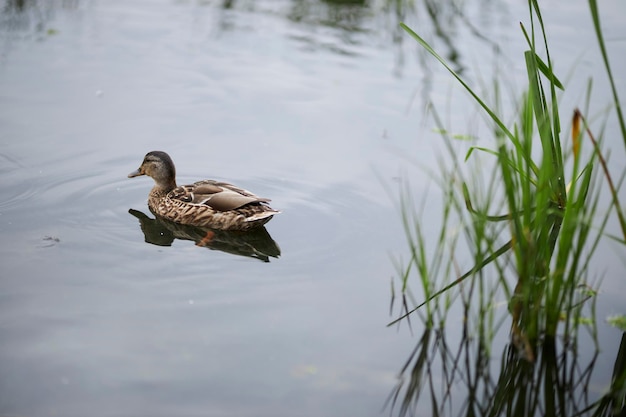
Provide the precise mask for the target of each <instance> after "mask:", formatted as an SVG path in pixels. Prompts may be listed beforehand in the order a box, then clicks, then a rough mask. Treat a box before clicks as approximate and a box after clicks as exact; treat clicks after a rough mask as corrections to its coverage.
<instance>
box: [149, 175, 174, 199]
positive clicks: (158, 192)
mask: <svg viewBox="0 0 626 417" xmlns="http://www.w3.org/2000/svg"><path fill="white" fill-rule="evenodd" d="M174 188H176V180H174V179H173V180H171V181H168V182H157V183H156V184H155V185H154V187H153V188H152V191H150V195H151V196H152V197H157V198H160V197H164V196H166V195H167V193H169V192H170V191H172V190H173V189H174Z"/></svg>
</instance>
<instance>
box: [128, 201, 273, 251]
mask: <svg viewBox="0 0 626 417" xmlns="http://www.w3.org/2000/svg"><path fill="white" fill-rule="evenodd" d="M128 212H129V213H130V214H132V215H133V216H134V217H136V218H137V219H139V223H140V225H141V231H142V232H143V234H144V237H145V241H146V242H147V243H152V244H153V245H158V246H171V245H172V243H173V242H174V239H181V240H191V241H193V242H195V243H196V246H203V247H206V248H209V249H215V250H220V251H222V252H226V253H231V254H233V255H241V256H249V257H251V258H256V259H259V260H261V261H263V262H269V261H270V259H269V258H270V257H271V258H278V257H279V256H280V248H279V247H278V244H277V243H276V242H275V241H274V239H272V237H271V236H270V234H269V233H268V232H267V229H266V228H265V227H264V226H261V227H257V228H255V229H253V230H250V231H246V232H242V231H226V230H216V229H211V228H206V227H196V226H189V225H184V224H178V223H174V222H172V221H169V220H167V219H163V218H161V217H158V216H156V218H154V219H153V218H151V217H149V216H148V215H146V214H145V213H143V212H141V211H138V210H133V209H130V210H128Z"/></svg>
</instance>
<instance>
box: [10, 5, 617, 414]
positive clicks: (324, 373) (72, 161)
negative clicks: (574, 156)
mask: <svg viewBox="0 0 626 417" xmlns="http://www.w3.org/2000/svg"><path fill="white" fill-rule="evenodd" d="M518 3H519V2H512V1H508V2H489V1H479V0H476V1H473V2H468V3H467V4H466V5H464V6H463V9H462V10H458V9H457V8H456V7H457V6H454V7H453V6H451V5H449V4H447V2H442V3H441V4H440V5H439V6H438V7H437V8H436V10H434V9H433V10H431V9H429V8H427V7H426V5H423V4H421V3H420V2H416V3H410V4H409V5H402V6H399V5H398V4H396V2H384V1H313V0H309V1H287V0H284V1H223V2H217V1H174V0H158V1H149V2H148V1H141V0H136V1H135V0H134V1H79V0H67V1H62V0H58V1H34V0H31V1H28V0H22V1H4V2H0V178H1V179H0V236H1V237H0V262H1V264H2V267H1V271H2V272H1V277H0V334H1V339H0V416H18V415H19V416H33V417H34V416H85V415H91V416H161V415H162V416H172V415H178V416H195V415H198V416H200V415H202V416H207V415H215V416H218V415H219V416H228V415H232V416H298V415H303V416H346V415H359V416H377V415H381V414H385V413H388V411H389V410H388V409H383V405H384V403H385V399H386V398H387V396H388V395H389V393H390V391H391V390H392V388H393V387H394V385H395V384H396V382H397V375H398V371H399V369H400V367H401V366H402V364H403V363H404V361H405V360H406V357H407V356H408V355H409V353H410V352H411V350H412V349H413V346H414V344H415V343H416V337H415V334H414V333H412V332H410V331H408V329H405V328H401V329H400V330H399V331H398V330H397V329H395V328H387V327H386V324H387V323H388V322H389V321H390V319H391V318H392V316H390V314H389V305H390V297H391V292H390V287H391V282H392V278H393V277H394V276H396V275H397V274H396V269H395V267H394V263H393V261H392V260H393V259H400V258H402V257H403V256H404V257H406V253H407V248H406V243H405V237H404V232H403V228H402V224H401V221H400V215H399V210H398V207H397V204H396V202H395V201H394V200H395V199H396V195H397V184H398V179H399V178H405V177H408V178H410V181H411V184H412V188H414V189H415V193H416V198H417V197H419V196H421V195H429V196H432V199H433V201H434V200H436V199H438V195H437V191H436V190H435V189H434V188H435V187H434V186H432V185H429V184H430V179H429V177H428V175H427V174H425V172H424V170H423V168H426V169H432V170H436V169H437V167H438V161H437V158H436V156H437V155H438V154H437V152H436V149H437V142H438V134H437V133H436V132H435V130H434V129H433V127H434V126H433V123H432V122H431V121H430V120H429V119H428V118H427V116H426V115H425V113H426V111H425V108H426V105H427V102H429V101H430V102H432V103H433V105H434V106H436V107H440V113H441V114H442V115H444V117H445V118H446V122H447V123H449V124H450V126H451V127H452V128H453V129H455V130H456V132H458V133H468V134H475V135H476V136H477V137H480V136H481V134H482V135H483V136H484V137H485V139H484V140H488V136H487V135H488V132H489V131H488V129H487V128H485V127H481V124H480V122H479V120H481V117H482V116H478V115H479V113H478V110H476V109H475V108H474V107H473V106H472V105H470V104H469V103H471V102H470V101H469V99H468V98H467V97H466V96H465V95H464V94H462V93H461V92H460V90H458V89H457V88H456V85H455V84H454V82H453V81H452V80H451V77H450V76H449V74H446V73H445V71H443V70H442V69H441V68H439V66H437V64H436V63H435V62H433V60H432V59H428V58H427V57H426V55H425V54H424V53H423V51H420V50H419V49H418V47H417V45H416V44H415V43H414V42H413V41H412V40H411V39H409V38H408V36H407V35H406V34H405V33H404V32H402V31H400V30H399V28H398V23H399V22H400V21H406V22H407V23H408V24H409V25H414V26H415V27H419V28H420V30H422V31H423V32H421V33H425V37H426V38H427V39H428V40H430V41H432V42H433V44H434V46H435V47H436V48H438V50H440V51H441V52H442V55H445V56H446V57H447V58H448V59H450V60H451V61H452V62H453V65H454V67H455V68H456V69H457V70H459V71H460V72H462V73H463V74H464V75H465V76H467V77H468V79H470V80H472V82H473V83H475V84H476V85H478V84H479V83H480V80H481V79H483V80H489V79H490V77H491V76H492V75H493V73H494V71H497V72H499V73H501V74H503V76H505V77H506V78H507V79H510V80H511V81H512V83H513V85H519V84H521V83H522V82H521V81H520V80H523V77H524V75H525V69H524V68H523V61H522V60H521V59H520V53H521V51H522V50H523V48H524V44H523V37H522V35H521V33H520V32H519V24H518V23H519V21H520V20H525V19H527V15H528V13H527V10H526V7H525V5H524V4H518ZM545 7H546V10H545V11H544V12H545V14H546V20H547V21H548V27H549V28H550V30H551V32H550V33H549V35H550V36H552V41H553V45H552V48H553V50H554V51H556V52H555V55H556V57H555V60H557V62H559V65H558V68H560V69H561V70H562V71H563V72H564V73H567V72H568V71H570V69H571V68H572V66H574V65H576V68H577V69H578V70H577V71H575V72H574V75H572V77H571V80H570V82H571V83H573V84H576V83H579V82H581V83H583V85H584V83H585V82H586V79H587V77H589V76H591V75H594V74H595V76H597V77H598V79H597V81H596V80H595V79H594V86H595V88H596V89H597V91H598V94H596V95H594V96H593V100H592V102H593V103H594V104H597V105H598V107H597V108H598V109H600V108H603V106H606V105H608V103H609V102H610V100H609V96H608V94H607V93H606V91H607V90H606V82H605V81H603V78H602V74H603V73H602V68H601V67H600V65H599V62H598V61H596V57H595V55H594V52H593V51H594V45H595V39H594V38H593V32H592V28H591V25H590V22H589V16H588V12H587V9H586V3H585V2H575V3H573V4H572V6H571V7H570V6H568V7H567V9H566V10H560V9H559V7H558V6H556V5H549V4H546V5H545ZM602 10H603V11H604V12H605V15H603V17H604V18H605V20H604V23H605V25H606V31H607V32H606V36H607V38H610V39H611V42H610V43H609V47H610V49H611V50H613V51H619V50H621V49H623V47H624V39H625V37H624V29H623V24H622V19H621V17H622V16H624V12H625V11H626V9H625V7H624V6H623V5H622V3H620V2H619V1H611V2H607V4H606V5H604V4H603V5H602ZM573 22H574V23H573ZM496 45H499V46H500V49H498V50H496V49H495V46H496ZM494 56H495V57H497V58H494ZM613 56H615V62H614V65H615V67H616V68H620V69H623V68H625V67H626V62H624V58H623V56H621V55H619V54H617V53H615V54H613ZM494 63H497V65H495V64H494ZM494 68H497V69H495V70H494ZM622 72H623V71H622ZM618 81H619V83H620V84H619V88H620V89H621V91H622V92H623V93H624V94H622V96H624V95H625V94H626V90H625V88H624V84H623V82H624V80H623V77H618ZM573 90H574V91H573V92H572V93H571V96H568V95H565V96H564V98H563V99H564V100H570V101H571V103H572V108H573V107H575V106H577V105H578V106H580V101H581V100H582V93H581V92H580V91H581V90H578V89H573ZM456 132H455V133H456ZM608 136H610V135H608ZM610 140H611V139H607V141H610ZM619 146H620V143H619V142H616V143H615V145H614V147H615V148H617V149H619V148H618V147H619ZM151 150H163V151H167V152H168V153H169V154H170V155H171V156H172V158H173V160H174V162H175V163H176V166H177V173H178V179H179V183H191V182H193V181H197V180H200V179H204V178H210V179H218V180H225V181H229V182H232V183H234V184H237V185H239V186H242V187H244V188H246V189H249V190H251V191H253V192H255V193H257V194H259V195H261V196H264V197H268V198H271V199H272V206H273V207H275V208H276V209H279V210H281V211H282V213H281V214H279V215H277V216H275V218H274V219H273V220H272V221H271V222H269V223H268V224H267V225H266V229H267V230H266V231H267V236H265V235H263V236H260V237H258V239H260V240H262V241H264V242H265V243H263V242H262V243H261V244H262V245H264V246H263V248H264V249H263V250H264V251H266V252H267V251H268V250H269V252H270V255H269V256H261V257H259V256H251V255H250V253H249V252H248V253H237V251H236V250H233V249H232V247H233V245H238V246H241V241H237V238H232V236H231V237H225V238H224V240H225V241H228V242H229V243H224V244H222V246H220V245H215V246H212V247H211V246H207V245H203V244H201V240H202V239H201V238H198V237H197V236H196V235H194V232H193V231H188V230H174V229H172V228H168V227H167V225H162V224H155V221H154V220H152V219H154V216H153V215H152V214H151V213H150V212H149V210H148V208H147V205H146V199H147V195H148V192H149V190H150V188H151V187H152V181H151V180H150V179H149V178H146V177H141V178H134V179H128V178H127V177H126V175H127V174H128V173H129V172H131V171H132V170H134V169H136V168H137V167H138V166H139V164H140V163H141V161H142V158H143V156H144V155H145V153H146V152H148V151H151ZM617 153H618V152H616V154H617ZM611 163H612V164H614V166H615V167H616V168H615V169H623V167H624V162H623V160H622V159H619V158H618V159H617V160H612V161H611ZM427 191H428V194H426V192H427ZM429 198H431V197H429ZM427 210H431V211H430V212H429V211H427V213H426V215H427V216H428V218H429V219H430V218H432V224H428V225H426V228H427V231H428V232H429V233H432V235H433V236H436V233H437V231H438V229H437V226H436V222H437V220H438V219H439V217H440V213H439V212H438V211H437V210H438V208H437V207H431V208H427ZM429 228H432V230H430V229H429ZM146 230H147V231H146ZM233 239H234V240H235V242H233ZM267 239H270V241H273V242H275V244H276V247H277V248H278V249H279V253H280V254H279V255H278V253H276V250H275V249H272V248H271V244H270V249H268V246H267V245H268V243H267V242H268V240H267ZM244 244H245V242H244ZM255 244H259V243H258V240H257V241H256V243H254V244H253V245H252V246H254V245H255ZM229 245H230V246H229ZM603 250H604V249H603ZM233 252H235V253H233ZM255 253H256V252H255ZM604 253H605V255H603V256H601V257H600V261H599V262H598V263H599V265H598V269H597V271H596V272H594V276H598V277H603V282H602V287H601V288H602V293H601V294H600V296H599V297H600V302H598V306H599V308H598V316H599V317H600V318H601V319H602V318H604V317H606V316H608V315H610V314H618V313H621V314H623V313H624V305H625V304H626V303H625V297H624V294H626V282H625V281H624V279H623V278H624V274H623V271H624V270H625V265H624V262H625V261H624V260H623V259H622V258H621V256H620V253H621V254H623V250H622V251H621V252H620V251H619V250H617V249H615V248H612V247H610V246H607V248H606V249H605V252H604ZM416 297H417V298H419V294H416ZM601 321H602V320H601ZM450 323H451V325H452V326H454V325H455V321H454V320H451V321H450ZM414 330H415V329H414ZM599 331H600V334H601V340H602V341H603V342H602V343H603V344H602V353H603V354H606V356H603V357H601V358H600V359H599V360H598V365H597V366H598V369H599V371H598V379H597V386H594V387H593V389H594V390H595V392H600V391H601V390H602V389H603V388H604V386H603V385H602V384H604V381H606V378H607V375H610V372H611V367H612V361H613V360H614V357H615V350H616V349H617V343H618V342H619V337H620V334H619V332H618V331H616V330H615V329H613V328H611V327H609V326H606V325H605V324H604V322H603V321H602V323H600V329H599ZM594 381H595V380H594ZM594 383H595V382H594Z"/></svg>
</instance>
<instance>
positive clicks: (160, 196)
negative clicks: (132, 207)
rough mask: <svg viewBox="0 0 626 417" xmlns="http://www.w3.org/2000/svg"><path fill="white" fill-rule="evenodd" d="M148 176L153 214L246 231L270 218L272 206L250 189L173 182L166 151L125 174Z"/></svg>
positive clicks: (152, 154) (153, 154)
mask: <svg viewBox="0 0 626 417" xmlns="http://www.w3.org/2000/svg"><path fill="white" fill-rule="evenodd" d="M139 175H148V176H150V177H152V178H153V179H154V182H155V186H154V188H153V189H152V191H150V195H149V196H148V206H149V207H150V210H152V212H154V214H155V215H158V216H161V217H164V218H166V219H168V220H170V221H173V222H176V223H180V224H188V225H192V226H199V227H210V228H213V229H220V230H249V229H253V228H255V227H259V226H262V225H264V224H265V223H267V222H268V221H270V220H271V218H272V217H273V216H274V214H278V213H280V212H279V211H277V210H274V209H272V208H271V207H270V206H269V205H267V203H268V202H269V201H270V200H268V199H266V198H261V197H258V196H256V195H254V194H253V193H251V192H250V191H247V190H244V189H242V188H239V187H236V186H234V185H232V184H228V183H225V182H218V181H212V180H204V181H198V182H196V183H193V184H191V185H183V186H180V187H179V186H177V185H176V169H175V167H174V163H173V162H172V159H171V158H170V157H169V155H168V154H166V153H165V152H161V151H153V152H149V153H148V154H146V156H145V158H144V160H143V163H142V164H141V166H140V167H139V169H137V170H136V171H134V172H131V173H130V174H129V175H128V177H129V178H132V177H137V176H139Z"/></svg>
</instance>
